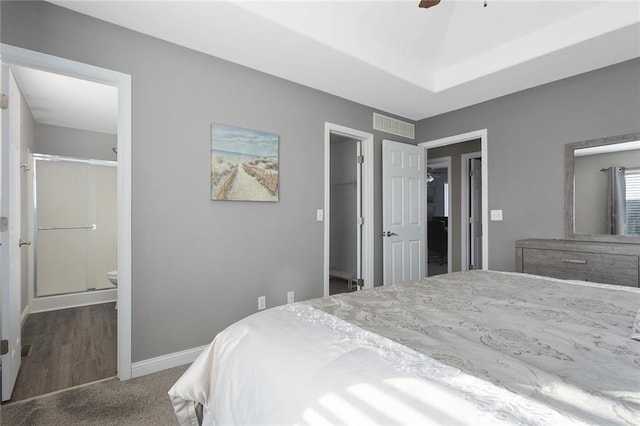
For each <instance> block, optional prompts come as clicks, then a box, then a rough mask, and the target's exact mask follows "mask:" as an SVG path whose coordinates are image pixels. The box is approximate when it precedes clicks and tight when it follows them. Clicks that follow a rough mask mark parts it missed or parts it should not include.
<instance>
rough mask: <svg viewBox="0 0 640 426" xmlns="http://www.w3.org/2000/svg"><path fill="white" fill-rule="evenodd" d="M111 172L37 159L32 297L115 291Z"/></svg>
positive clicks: (110, 169)
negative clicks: (111, 279)
mask: <svg viewBox="0 0 640 426" xmlns="http://www.w3.org/2000/svg"><path fill="white" fill-rule="evenodd" d="M115 170H116V168H115V167H109V166H100V165H95V164H91V163H89V162H81V161H65V160H56V161H51V160H48V159H47V160H45V159H42V158H38V159H36V190H35V194H36V204H35V212H36V213H35V223H36V233H35V235H36V238H35V244H36V247H35V264H36V268H35V269H36V274H35V281H36V297H42V296H51V295H57V294H67V293H77V292H83V291H87V290H94V289H98V288H112V287H113V286H112V285H111V283H109V282H108V280H107V278H106V272H107V271H109V270H114V269H117V267H116V256H117V255H116V253H117V249H116V235H117V232H116V229H115V224H116V213H115V212H116V208H115V188H116V181H115Z"/></svg>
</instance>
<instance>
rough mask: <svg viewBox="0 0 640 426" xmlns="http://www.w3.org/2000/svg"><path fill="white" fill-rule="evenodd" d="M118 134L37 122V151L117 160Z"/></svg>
mask: <svg viewBox="0 0 640 426" xmlns="http://www.w3.org/2000/svg"><path fill="white" fill-rule="evenodd" d="M116 146H117V136H116V135H113V134H109V133H101V132H91V131H88V130H81V129H72V128H69V127H60V126H52V125H49V124H42V123H36V127H35V150H36V151H35V152H37V153H38V154H49V155H61V156H64V157H75V158H91V159H95V160H110V161H116V160H117V157H116V154H115V153H114V152H113V151H112V149H113V148H115V147H116Z"/></svg>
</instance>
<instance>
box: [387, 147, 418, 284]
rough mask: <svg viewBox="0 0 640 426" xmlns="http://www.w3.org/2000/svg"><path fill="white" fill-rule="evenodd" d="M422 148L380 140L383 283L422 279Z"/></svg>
mask: <svg viewBox="0 0 640 426" xmlns="http://www.w3.org/2000/svg"><path fill="white" fill-rule="evenodd" d="M425 164H426V151H425V149H424V147H421V146H416V145H409V144H404V143H399V142H393V141H389V140H383V141H382V203H383V207H382V231H383V232H382V236H383V240H382V241H383V264H384V267H383V269H384V271H383V275H384V277H383V284H384V285H387V284H395V283H399V282H403V281H409V280H416V279H420V278H422V277H424V276H425V269H424V266H425V248H426V226H425V222H426V216H425V200H424V195H425V194H426V190H425V183H426V180H425V179H426V174H425Z"/></svg>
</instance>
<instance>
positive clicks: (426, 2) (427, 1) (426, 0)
mask: <svg viewBox="0 0 640 426" xmlns="http://www.w3.org/2000/svg"><path fill="white" fill-rule="evenodd" d="M438 3H440V0H421V1H420V3H418V7H422V8H425V9H427V8H429V7H431V6H435V5H437V4H438Z"/></svg>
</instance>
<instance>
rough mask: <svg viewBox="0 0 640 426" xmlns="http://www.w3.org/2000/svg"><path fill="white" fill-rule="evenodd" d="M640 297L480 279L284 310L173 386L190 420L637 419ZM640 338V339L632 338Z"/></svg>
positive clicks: (247, 326)
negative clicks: (199, 414)
mask: <svg viewBox="0 0 640 426" xmlns="http://www.w3.org/2000/svg"><path fill="white" fill-rule="evenodd" d="M639 309H640V291H638V290H637V289H630V288H626V287H614V286H608V285H598V284H587V283H578V282H569V281H563V280H555V279H551V278H544V277H537V276H531V275H524V274H513V273H499V272H489V271H472V272H465V273H456V274H448V275H443V276H438V277H432V278H428V279H425V280H421V281H416V282H411V283H404V284H400V285H393V286H385V287H380V288H376V289H373V290H367V291H361V292H357V293H350V294H345V295H337V296H331V297H328V298H322V299H315V300H311V301H308V302H302V303H296V304H291V305H285V306H282V307H278V308H274V309H270V310H267V311H263V312H260V313H258V314H255V315H252V316H250V317H248V318H245V319H244V320H242V321H239V322H238V323H236V324H234V325H232V326H230V327H229V328H227V329H226V330H225V331H223V332H222V333H220V334H219V335H218V336H217V337H216V339H215V340H214V341H213V343H212V344H211V345H210V346H209V347H208V349H207V350H205V351H204V352H203V354H202V355H201V356H200V357H199V358H198V360H196V362H194V364H193V365H192V366H191V367H190V369H189V370H188V371H187V372H186V373H185V374H184V376H183V377H182V378H181V379H180V380H179V381H178V382H177V383H176V385H175V386H174V387H173V388H172V389H171V391H170V396H171V398H172V402H173V404H174V408H175V410H176V414H177V415H178V418H179V419H180V421H181V423H182V424H197V420H194V419H195V415H194V407H195V405H196V404H198V403H199V404H202V405H203V406H204V408H205V413H206V416H205V417H206V422H207V423H209V424H215V425H218V424H478V423H482V424H515V423H520V424H522V423H525V424H559V423H562V424H581V423H582V424H584V423H587V424H640V408H639V407H640V373H639V372H640V342H639V341H637V340H634V339H633V338H632V337H633V336H634V334H633V333H634V328H633V327H634V319H635V318H636V315H637V313H638V310H639ZM637 331H638V330H636V332H637Z"/></svg>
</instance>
